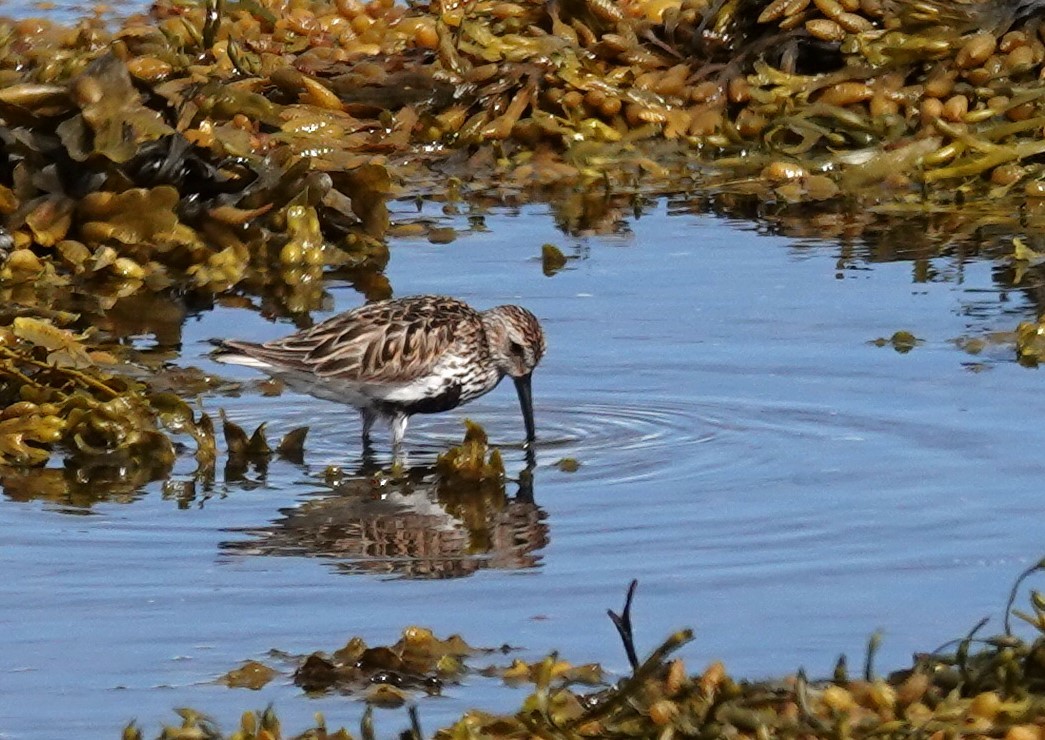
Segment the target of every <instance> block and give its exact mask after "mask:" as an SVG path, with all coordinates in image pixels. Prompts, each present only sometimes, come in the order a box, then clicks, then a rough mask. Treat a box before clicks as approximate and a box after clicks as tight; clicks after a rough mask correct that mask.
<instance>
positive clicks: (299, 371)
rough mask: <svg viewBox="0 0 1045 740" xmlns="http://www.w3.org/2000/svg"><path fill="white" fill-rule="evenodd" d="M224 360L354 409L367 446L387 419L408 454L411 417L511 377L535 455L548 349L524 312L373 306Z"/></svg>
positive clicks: (448, 304) (418, 303) (431, 301)
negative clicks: (537, 376) (536, 413)
mask: <svg viewBox="0 0 1045 740" xmlns="http://www.w3.org/2000/svg"><path fill="white" fill-rule="evenodd" d="M216 343H217V345H218V348H217V349H216V350H215V351H214V352H213V353H212V354H211V357H212V358H213V359H214V360H216V361H217V362H222V363H226V364H233V365H244V366H248V367H253V368H257V369H260V370H262V371H264V372H265V373H267V374H268V375H270V376H272V377H273V378H278V379H280V380H282V381H283V382H284V383H285V384H286V385H287V387H289V388H291V389H292V390H295V391H299V392H303V393H306V394H309V395H311V396H315V397H316V398H321V399H325V400H329V401H335V402H338V403H345V404H349V405H351V406H355V407H356V408H357V409H358V410H359V412H360V414H361V415H362V420H363V435H362V436H363V445H364V448H365V449H368V448H369V447H370V432H371V429H372V428H373V426H374V423H375V422H376V421H377V420H378V419H381V420H384V421H387V422H388V424H389V426H390V428H391V432H392V448H393V450H394V451H395V452H396V454H399V453H400V452H401V450H402V446H403V437H404V435H405V434H406V428H407V424H408V421H409V419H410V416H411V415H413V414H432V413H438V412H441V411H448V410H450V409H453V408H456V407H458V406H460V405H462V404H464V403H467V402H468V401H471V400H473V399H475V398H478V397H479V396H481V395H483V394H485V393H488V392H489V391H491V390H493V389H494V388H495V387H496V386H497V384H498V383H500V381H501V379H502V378H504V376H505V375H508V376H510V377H511V378H512V380H513V381H514V383H515V389H516V392H517V393H518V395H519V405H520V406H521V407H522V415H523V424H524V426H525V429H526V447H527V449H528V450H530V451H531V452H532V446H533V444H534V442H535V441H536V432H535V429H534V420H533V399H532V394H531V381H530V378H531V374H532V373H533V371H534V368H536V367H537V365H538V363H539V362H540V361H541V358H543V357H544V352H545V349H546V345H545V338H544V331H543V330H542V329H541V324H540V322H539V321H538V320H537V317H536V316H534V315H533V314H532V313H530V312H529V311H528V310H526V309H525V308H523V307H521V306H514V305H503V306H495V307H494V308H491V309H488V310H485V311H477V310H476V309H474V308H472V307H471V306H469V305H468V304H467V303H464V302H463V301H460V300H457V299H456V298H450V297H448V296H440V295H416V296H410V297H406V298H398V299H388V300H383V301H376V302H374V303H368V304H365V305H362V306H359V307H358V308H353V309H350V310H348V311H345V312H344V313H340V314H337V315H335V316H332V317H330V318H328V319H326V320H325V321H322V322H320V323H318V324H315V325H314V326H312V327H309V328H307V329H303V330H301V331H298V332H295V333H293V334H290V335H287V336H284V337H281V338H279V339H273V340H271V341H268V342H264V343H260V344H259V343H256V342H248V341H243V340H239V339H223V340H218V341H217V342H216Z"/></svg>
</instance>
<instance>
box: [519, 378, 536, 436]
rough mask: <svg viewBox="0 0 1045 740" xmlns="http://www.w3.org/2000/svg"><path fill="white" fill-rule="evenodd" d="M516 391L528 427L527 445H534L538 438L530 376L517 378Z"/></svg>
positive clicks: (524, 421)
mask: <svg viewBox="0 0 1045 740" xmlns="http://www.w3.org/2000/svg"><path fill="white" fill-rule="evenodd" d="M515 390H516V391H517V392H518V393H519V405H520V406H522V414H523V423H524V424H525V425H526V444H528V445H530V444H533V442H534V440H535V439H536V438H537V434H536V432H534V428H533V396H532V394H531V393H530V376H529V375H522V376H520V377H518V378H515Z"/></svg>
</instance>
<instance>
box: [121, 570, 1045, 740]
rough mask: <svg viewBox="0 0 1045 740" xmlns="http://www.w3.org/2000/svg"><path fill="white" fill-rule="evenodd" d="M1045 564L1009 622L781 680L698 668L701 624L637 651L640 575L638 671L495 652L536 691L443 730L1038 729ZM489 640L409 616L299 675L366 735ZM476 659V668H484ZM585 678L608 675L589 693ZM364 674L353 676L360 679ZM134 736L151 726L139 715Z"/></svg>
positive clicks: (625, 622)
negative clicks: (692, 669)
mask: <svg viewBox="0 0 1045 740" xmlns="http://www.w3.org/2000/svg"><path fill="white" fill-rule="evenodd" d="M1043 569H1045V560H1042V561H1040V562H1039V563H1037V564H1036V565H1034V566H1032V567H1031V568H1029V569H1027V570H1026V571H1025V572H1024V573H1023V574H1022V575H1020V577H1019V578H1018V579H1017V580H1016V582H1015V583H1014V584H1013V588H1012V595H1011V597H1010V602H1009V604H1008V606H1007V608H1006V613H1005V619H1004V627H1005V631H1004V633H1002V634H999V635H995V636H992V637H978V636H977V634H978V633H979V632H980V630H981V629H982V628H983V626H984V625H985V624H986V622H987V620H986V619H984V620H983V621H981V622H980V624H978V625H977V626H976V627H975V628H974V629H973V630H972V631H971V632H970V633H969V634H968V635H966V636H965V637H963V638H961V639H958V640H954V641H953V642H951V643H948V644H947V645H944V646H941V647H940V648H938V649H937V650H935V651H933V652H929V653H923V654H920V655H918V656H916V659H915V662H914V664H913V665H912V666H911V668H909V669H906V670H902V671H897V672H895V673H892V674H890V675H889V676H887V677H878V676H876V675H875V671H874V653H875V650H876V649H877V643H878V640H879V639H880V638H879V636H877V635H875V636H873V637H872V639H871V641H870V642H869V644H868V649H867V656H866V659H865V661H864V667H863V671H862V676H860V677H856V678H854V677H851V676H850V675H849V672H848V668H847V666H846V661H845V657H844V656H843V657H842V658H840V659H839V661H838V664H837V666H836V668H835V672H834V676H833V677H832V678H831V680H829V681H810V680H809V679H807V678H806V676H805V674H804V672H802V671H799V672H798V673H797V674H796V675H794V676H791V677H788V678H786V679H781V680H778V681H772V682H747V681H739V682H738V681H736V680H734V679H733V678H731V677H730V676H729V675H728V674H727V673H726V670H725V667H724V666H723V665H722V664H721V663H713V664H711V665H709V666H708V667H707V668H706V669H705V670H704V671H703V672H701V673H700V674H695V675H687V673H686V669H685V666H684V664H683V662H682V661H681V660H680V659H678V658H671V655H672V653H673V652H675V651H676V650H677V649H678V648H679V647H681V646H682V645H684V644H685V643H687V642H689V641H690V640H692V639H693V633H692V632H691V631H690V630H682V631H680V632H677V633H675V634H673V635H671V636H670V637H669V638H668V639H667V640H666V641H665V642H664V643H662V644H661V645H660V646H659V647H657V648H656V649H655V650H654V651H653V652H652V653H651V654H650V655H649V656H648V657H647V658H646V659H645V660H642V661H640V660H639V658H638V657H637V654H636V651H635V645H634V641H635V636H634V633H633V629H632V620H631V605H632V599H633V597H634V595H635V588H636V585H637V582H635V581H633V582H632V584H631V587H630V588H629V589H628V594H627V599H626V601H625V605H624V609H623V610H622V611H621V613H620V614H617V613H615V612H614V611H612V610H609V616H610V618H611V619H612V621H613V623H614V625H615V626H616V627H617V630H618V632H619V634H620V636H621V639H622V642H623V644H624V648H625V652H626V653H627V656H628V659H629V662H630V663H631V666H632V674H631V675H630V676H628V677H626V678H624V679H621V680H620V681H618V682H617V683H615V684H613V685H608V684H606V682H605V680H604V678H603V674H602V671H601V669H600V668H599V667H598V666H597V665H591V666H580V667H574V666H571V665H570V664H569V663H567V662H565V661H563V660H561V659H560V658H559V657H558V655H557V654H552V655H550V656H548V657H547V658H545V659H544V660H542V661H539V662H536V663H534V664H532V665H531V664H527V663H525V662H523V661H521V660H515V661H514V662H513V663H512V664H511V665H510V666H508V667H506V668H495V667H492V666H488V667H486V668H483V669H481V671H480V673H481V674H482V675H485V676H488V677H497V678H501V679H502V680H504V681H510V682H516V683H518V682H523V683H529V684H532V685H533V693H532V694H530V695H529V696H528V697H527V698H526V699H525V700H524V701H523V703H522V705H521V707H520V709H519V711H518V712H516V713H515V714H514V715H493V714H488V713H485V712H481V711H472V712H468V713H467V714H466V715H465V716H463V717H462V718H461V719H460V720H458V721H457V722H456V723H455V724H454V725H453V726H451V727H448V728H446V729H442V730H439V731H438V732H436V733H435V735H434V736H435V737H436V738H447V739H452V738H472V737H526V736H530V737H548V738H551V737H554V738H584V737H650V738H653V737H656V738H670V737H693V738H713V737H738V738H743V737H754V738H762V737H795V738H798V737H807V738H820V737H853V738H866V737H883V736H886V737H896V736H902V737H912V736H914V737H926V738H945V737H950V736H974V737H1004V738H1006V740H1036V739H1037V738H1040V737H1041V733H1042V731H1043V730H1045V596H1042V594H1040V593H1039V592H1037V591H1032V592H1031V593H1030V607H1031V611H1030V612H1023V611H1019V610H1015V611H1014V610H1013V601H1014V600H1015V598H1016V595H1017V593H1018V589H1019V586H1020V584H1021V582H1022V581H1023V580H1024V579H1025V578H1026V577H1027V576H1029V575H1031V574H1033V573H1035V572H1037V571H1040V570H1043ZM1010 615H1014V616H1016V617H1017V618H1018V619H1020V620H1022V621H1023V622H1025V623H1027V624H1030V625H1031V626H1032V627H1033V628H1034V629H1035V630H1036V632H1037V634H1036V635H1035V636H1034V639H1033V640H1032V641H1027V640H1025V639H1023V638H1021V637H1019V636H1017V635H1016V634H1014V632H1013V630H1012V624H1011V621H1010ZM477 652H481V653H482V654H484V655H487V656H489V655H490V654H491V653H493V652H494V651H492V650H485V651H476V649H475V648H472V647H469V646H468V645H467V643H465V642H464V641H463V640H462V639H461V638H460V637H457V636H454V637H451V638H449V639H447V640H439V639H437V638H435V636H434V635H433V634H432V633H431V632H430V631H429V630H425V629H422V628H418V627H411V628H408V629H406V630H404V632H403V636H402V638H401V639H400V640H399V641H398V642H397V643H396V644H394V645H392V646H388V647H374V648H369V647H367V646H366V644H365V643H363V641H362V640H360V639H359V638H353V639H352V640H350V641H349V643H348V644H347V645H345V647H343V648H342V649H340V650H338V651H336V652H334V653H333V654H332V655H331V656H330V657H329V658H328V657H326V656H324V655H322V654H319V653H316V654H313V655H310V656H308V657H307V658H305V659H303V660H302V661H301V662H300V663H299V666H298V668H297V670H296V671H295V673H294V681H295V683H297V684H298V685H299V686H301V687H302V688H303V689H304V690H306V691H310V692H311V691H327V690H331V689H332V688H335V687H336V688H338V690H341V691H349V690H354V691H356V692H362V693H363V695H364V697H365V699H366V701H367V702H368V704H369V705H370V706H369V707H368V709H367V710H366V712H365V714H364V717H363V720H362V725H361V729H360V735H361V737H363V738H369V737H374V736H375V735H374V730H373V726H372V724H371V721H372V720H371V712H372V707H373V706H385V707H389V706H391V707H397V706H401V705H402V704H403V703H404V702H405V701H406V699H407V694H406V693H404V688H407V687H412V688H413V689H414V690H415V691H421V692H424V693H429V694H432V693H438V692H439V691H440V689H441V685H442V683H443V682H444V681H447V680H455V679H458V678H460V676H462V675H463V674H464V673H465V672H466V671H468V670H469V669H468V668H467V667H466V664H465V663H464V662H463V661H464V660H466V659H467V658H468V657H469V656H471V657H473V658H474V656H475V654H476V653H477ZM472 672H474V669H472ZM274 674H275V672H274V671H273V670H272V669H268V670H265V667H264V666H263V665H261V664H257V663H250V664H247V665H244V666H243V667H241V668H239V669H237V670H235V671H233V672H231V673H229V674H228V675H227V676H226V677H225V679H224V680H225V681H226V682H227V683H228V684H229V685H230V686H250V687H253V686H256V685H258V682H259V681H260V682H261V683H262V684H263V683H264V682H266V681H267V680H270V679H271V677H272V676H273V675H274ZM577 684H583V685H592V684H594V685H596V686H598V685H600V684H601V685H602V688H599V689H598V690H596V691H594V692H591V693H578V692H577V690H576V689H575V688H574V687H575V686H576V685H577ZM353 686H354V687H355V688H354V689H350V688H349V687H353ZM179 713H180V714H181V715H182V717H183V720H184V721H183V724H182V725H181V727H167V728H165V729H164V730H163V732H162V733H161V737H163V738H190V737H214V738H220V737H223V735H222V734H221V733H220V732H219V731H218V729H217V727H216V725H215V724H214V723H213V721H211V720H209V719H208V718H206V717H205V716H203V715H201V714H199V713H197V712H194V711H191V710H180V712H179ZM419 715H420V713H419V712H418V711H417V710H416V708H411V711H410V718H411V726H410V729H408V730H405V731H404V732H403V733H402V734H401V737H412V738H415V740H421V738H422V737H424V734H423V732H422V730H421V725H420V720H419ZM124 737H125V738H141V737H142V733H141V731H140V730H139V729H138V728H137V727H136V726H135V725H133V724H132V725H131V726H129V727H128V728H127V729H126V730H125V731H124ZM229 737H230V738H236V739H237V740H248V739H250V738H272V739H273V740H274V739H275V738H279V737H282V732H281V728H280V724H279V720H278V718H277V717H276V714H275V712H274V711H273V710H272V708H271V707H270V708H269V709H267V710H265V711H264V712H257V713H246V714H244V715H243V718H242V720H241V723H240V728H239V729H238V730H237V731H235V732H234V733H233V734H232V735H230V736H229ZM295 737H299V738H315V739H316V740H319V739H320V738H326V737H350V735H349V734H348V733H347V732H346V731H345V730H344V729H342V730H339V731H337V732H329V731H328V730H327V728H326V726H325V723H324V722H323V720H322V719H321V718H320V719H319V721H318V724H317V726H316V727H314V728H312V729H309V730H306V731H305V732H304V733H302V734H299V735H295Z"/></svg>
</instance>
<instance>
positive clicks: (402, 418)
mask: <svg viewBox="0 0 1045 740" xmlns="http://www.w3.org/2000/svg"><path fill="white" fill-rule="evenodd" d="M409 419H410V417H409V416H407V415H406V414H404V413H400V412H396V413H395V414H393V415H392V419H391V422H390V425H391V427H392V450H393V451H394V452H395V453H396V455H398V454H399V453H400V452H402V451H403V436H404V435H405V434H406V423H407V421H409Z"/></svg>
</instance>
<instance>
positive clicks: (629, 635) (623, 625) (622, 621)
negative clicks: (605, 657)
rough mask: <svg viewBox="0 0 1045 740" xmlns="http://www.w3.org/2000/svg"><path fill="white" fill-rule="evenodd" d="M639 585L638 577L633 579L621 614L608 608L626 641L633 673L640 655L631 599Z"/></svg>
mask: <svg viewBox="0 0 1045 740" xmlns="http://www.w3.org/2000/svg"><path fill="white" fill-rule="evenodd" d="M638 585H639V581H638V579H632V581H631V585H630V586H628V596H627V598H625V600H624V609H623V610H622V611H621V613H620V614H617V613H616V612H614V611H613V610H612V609H607V610H606V613H607V614H608V615H609V617H610V620H611V621H612V622H613V626H614V627H616V628H617V632H618V634H620V639H621V642H623V643H624V652H625V653H627V654H628V662H629V663H631V672H632V673H634V672H635V671H637V670H638V668H639V656H638V655H637V654H636V653H635V633H634V632H632V630H631V600H632V599H633V598H634V597H635V589H636V588H638Z"/></svg>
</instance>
